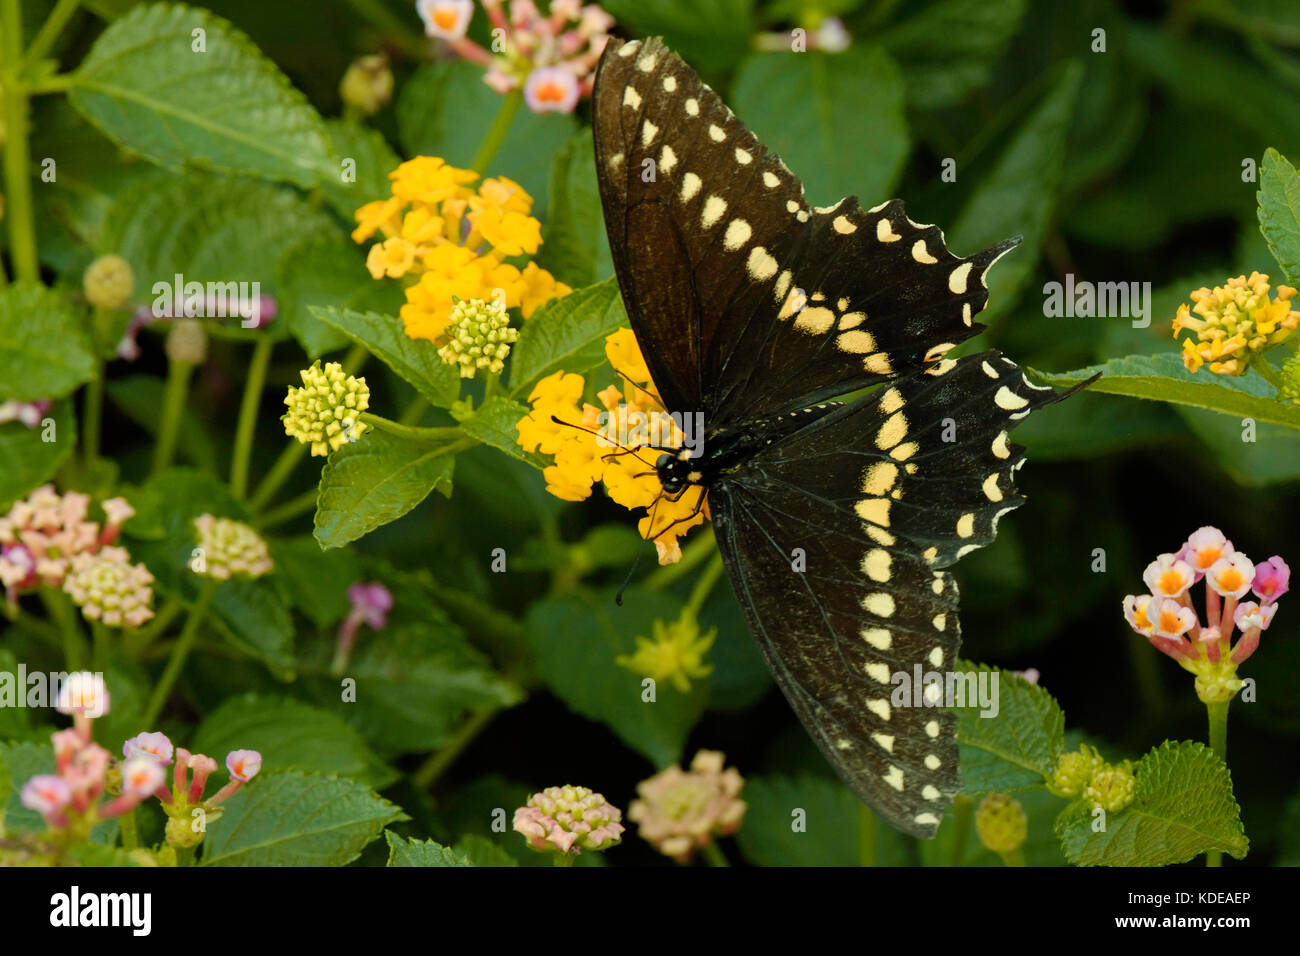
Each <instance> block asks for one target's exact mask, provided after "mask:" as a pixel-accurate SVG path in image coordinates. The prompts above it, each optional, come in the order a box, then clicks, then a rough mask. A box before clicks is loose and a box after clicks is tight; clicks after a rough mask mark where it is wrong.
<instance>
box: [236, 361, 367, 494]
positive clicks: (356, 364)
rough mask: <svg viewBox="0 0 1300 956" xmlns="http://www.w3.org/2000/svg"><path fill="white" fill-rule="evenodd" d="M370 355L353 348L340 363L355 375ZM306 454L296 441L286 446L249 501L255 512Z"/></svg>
mask: <svg viewBox="0 0 1300 956" xmlns="http://www.w3.org/2000/svg"><path fill="white" fill-rule="evenodd" d="M368 354H369V353H367V352H366V347H365V346H364V345H354V346H352V348H351V349H350V350H349V351H348V354H347V355H345V356H344V357H343V361H342V362H341V363H340V364H341V365H342V366H343V371H344V373H345V374H347V375H355V374H356V373H357V372H358V371H360V370H361V366H362V365H364V364H365V363H366V356H367V355H368ZM306 453H307V446H306V445H304V444H303V443H302V442H297V441H294V442H290V443H289V444H288V445H286V446H285V448H284V451H282V452H280V457H279V458H277V459H276V460H275V464H274V465H272V466H271V470H270V471H268V472H267V473H266V476H265V477H264V478H263V479H262V483H261V484H259V485H258V486H257V490H256V491H254V492H253V496H252V497H251V498H249V499H248V507H249V508H250V509H251V510H252V511H255V512H256V511H261V510H262V509H263V508H265V507H266V506H267V504H268V503H269V502H270V501H271V499H272V498H273V497H274V496H275V493H276V492H277V491H279V490H280V486H281V485H283V484H284V483H285V482H286V481H288V480H289V476H290V475H292V474H293V470H294V468H296V467H298V462H300V461H302V457H303V455H305V454H306Z"/></svg>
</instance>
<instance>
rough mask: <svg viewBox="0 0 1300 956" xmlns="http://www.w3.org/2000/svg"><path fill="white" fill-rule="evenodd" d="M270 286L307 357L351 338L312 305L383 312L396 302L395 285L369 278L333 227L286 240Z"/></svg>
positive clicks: (399, 299) (393, 307) (358, 257)
mask: <svg viewBox="0 0 1300 956" xmlns="http://www.w3.org/2000/svg"><path fill="white" fill-rule="evenodd" d="M275 286H276V291H277V300H278V304H279V308H280V314H281V315H282V316H283V319H284V321H285V322H287V323H288V325H289V331H290V332H292V333H293V337H294V338H296V339H297V340H298V342H299V344H300V345H302V347H303V350H304V351H305V352H306V353H307V355H308V357H309V358H313V359H314V358H319V357H320V356H322V355H324V354H325V353H326V352H335V351H338V350H339V349H341V348H344V347H346V346H347V345H348V344H349V343H350V342H351V341H352V339H351V338H350V337H349V336H348V335H347V333H346V332H344V331H343V330H342V329H339V328H337V327H335V326H333V325H330V324H328V323H326V322H323V321H322V320H321V319H320V318H318V317H317V316H316V315H315V314H314V311H315V310H316V309H317V308H329V309H332V310H335V311H344V310H349V309H350V310H355V311H357V312H366V311H372V312H379V313H383V312H390V311H391V312H396V311H397V310H398V309H399V308H400V307H401V303H402V294H401V292H400V291H398V287H397V286H396V285H394V284H392V283H389V282H376V281H375V280H374V279H372V278H371V277H370V273H368V272H367V271H366V266H365V260H364V259H363V257H362V255H361V253H360V252H359V251H357V248H356V246H355V245H353V243H352V242H351V241H349V240H348V239H345V238H344V237H342V236H340V235H338V233H335V232H329V233H325V234H323V235H319V236H312V237H309V238H306V239H303V240H302V241H301V242H299V243H297V244H295V245H293V246H291V247H290V248H289V249H288V250H287V251H286V252H285V254H284V255H283V256H282V257H281V258H280V263H279V266H278V267H277V269H276V279H275ZM388 321H389V322H390V323H391V322H392V321H393V320H392V319H389V320H388Z"/></svg>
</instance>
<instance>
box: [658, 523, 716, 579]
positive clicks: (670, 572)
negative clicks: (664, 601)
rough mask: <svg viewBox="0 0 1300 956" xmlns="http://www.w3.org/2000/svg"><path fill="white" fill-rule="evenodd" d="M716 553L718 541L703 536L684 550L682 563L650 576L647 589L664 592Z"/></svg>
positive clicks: (706, 535)
mask: <svg viewBox="0 0 1300 956" xmlns="http://www.w3.org/2000/svg"><path fill="white" fill-rule="evenodd" d="M716 551H717V541H715V540H714V538H713V535H711V534H708V533H706V534H703V535H701V536H700V537H698V538H696V539H695V540H694V541H692V542H691V543H690V544H688V545H687V546H686V547H685V548H684V549H682V559H681V560H680V561H678V562H677V563H676V564H669V565H665V566H664V567H662V568H659V569H658V570H656V571H655V572H653V573H652V574H650V575H648V576H647V577H646V579H645V587H647V588H649V589H650V590H651V591H662V590H663V589H664V588H666V587H668V585H670V584H672V583H673V582H674V581H676V580H677V579H678V578H680V577H683V576H685V575H687V574H689V573H690V572H692V571H694V570H695V568H696V567H697V566H699V565H700V564H702V563H703V562H704V561H706V560H707V559H708V557H709V555H711V554H713V553H715V552H716Z"/></svg>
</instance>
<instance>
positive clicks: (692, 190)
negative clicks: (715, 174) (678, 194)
mask: <svg viewBox="0 0 1300 956" xmlns="http://www.w3.org/2000/svg"><path fill="white" fill-rule="evenodd" d="M702 185H704V182H703V180H701V179H700V177H699V176H696V175H695V174H694V173H687V174H686V175H685V176H683V177H682V202H690V201H691V200H692V199H694V198H695V194H696V193H697V192H699V191H700V187H701V186H702Z"/></svg>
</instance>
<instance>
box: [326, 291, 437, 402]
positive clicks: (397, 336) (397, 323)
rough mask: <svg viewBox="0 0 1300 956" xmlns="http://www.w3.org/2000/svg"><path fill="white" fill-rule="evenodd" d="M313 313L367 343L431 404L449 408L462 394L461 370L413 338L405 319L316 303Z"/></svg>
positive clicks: (427, 343)
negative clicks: (404, 325) (409, 333)
mask: <svg viewBox="0 0 1300 956" xmlns="http://www.w3.org/2000/svg"><path fill="white" fill-rule="evenodd" d="M310 311H311V314H312V315H314V316H315V317H316V318H318V319H320V320H321V321H322V322H324V323H326V324H327V325H331V326H333V327H334V328H336V329H338V330H339V331H340V332H342V333H343V334H344V335H346V336H347V337H348V338H350V339H351V340H352V341H354V342H357V343H359V344H360V345H364V346H365V347H366V348H367V349H369V350H370V351H371V352H373V353H374V354H375V355H377V356H378V357H379V359H380V361H382V362H383V363H384V364H385V365H387V366H388V367H389V368H391V369H392V370H393V371H394V372H396V373H397V374H398V375H399V376H401V378H403V379H404V380H405V381H406V382H408V383H409V384H411V385H413V386H414V387H415V388H416V390H417V391H419V393H420V394H421V395H423V396H424V397H425V398H427V399H428V400H429V401H430V402H431V403H432V404H434V405H437V406H439V407H441V408H447V407H448V406H450V405H451V404H452V402H454V401H456V399H457V398H459V397H460V373H459V372H458V371H457V370H456V367H455V366H452V365H448V364H447V363H446V362H444V361H443V360H442V359H441V358H439V357H438V350H437V348H436V347H435V346H434V344H433V343H432V342H428V341H426V340H424V339H413V338H410V337H408V336H407V334H406V333H405V332H404V331H403V329H402V320H401V319H398V318H395V317H393V316H391V315H380V314H379V313H378V312H353V311H351V310H348V309H335V308H324V307H321V306H313V307H311V309H310Z"/></svg>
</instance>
